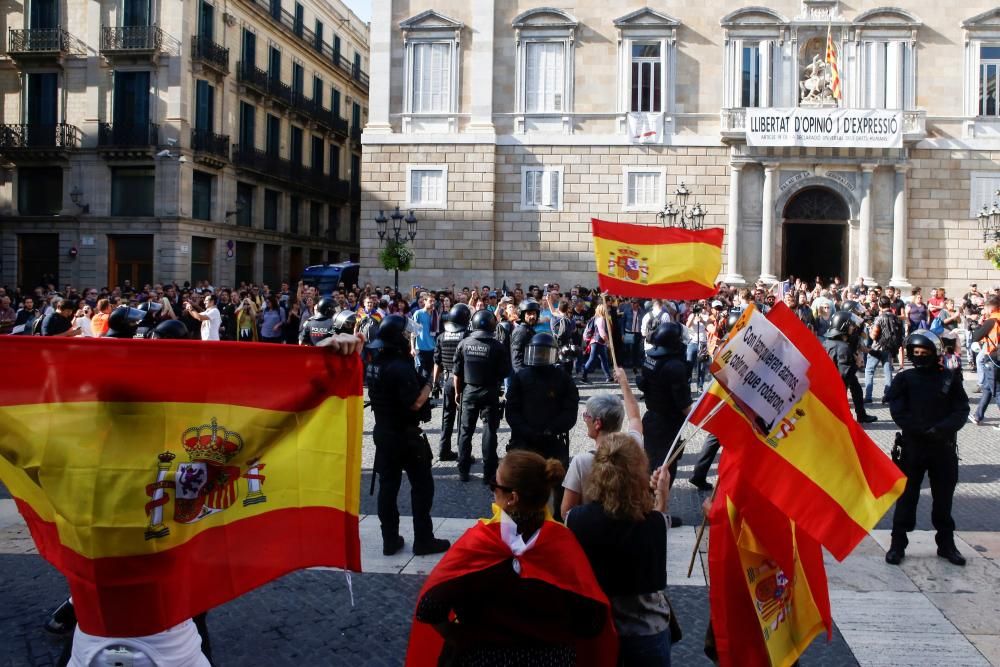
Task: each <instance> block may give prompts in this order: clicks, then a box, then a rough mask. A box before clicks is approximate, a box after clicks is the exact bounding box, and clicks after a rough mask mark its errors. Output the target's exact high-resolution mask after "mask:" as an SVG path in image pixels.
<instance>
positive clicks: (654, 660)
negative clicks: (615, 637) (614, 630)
mask: <svg viewBox="0 0 1000 667" xmlns="http://www.w3.org/2000/svg"><path fill="white" fill-rule="evenodd" d="M619 642H620V644H619V652H618V664H619V665H622V666H623V667H632V665H643V666H646V665H648V666H649V667H652V666H653V665H657V666H658V667H670V630H669V628H668V629H667V630H664V631H663V632H660V633H658V634H655V635H627V636H622V637H619Z"/></svg>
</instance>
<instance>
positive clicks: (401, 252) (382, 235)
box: [375, 206, 417, 293]
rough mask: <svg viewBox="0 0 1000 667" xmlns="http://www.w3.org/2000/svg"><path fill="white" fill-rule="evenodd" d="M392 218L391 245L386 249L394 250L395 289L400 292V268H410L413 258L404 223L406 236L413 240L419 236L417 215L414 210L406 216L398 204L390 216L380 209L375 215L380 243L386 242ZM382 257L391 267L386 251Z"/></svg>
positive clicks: (383, 262) (384, 263) (384, 264)
mask: <svg viewBox="0 0 1000 667" xmlns="http://www.w3.org/2000/svg"><path fill="white" fill-rule="evenodd" d="M390 218H391V219H392V234H391V236H390V237H389V244H388V245H389V247H387V248H386V250H390V249H391V250H392V251H393V254H392V258H391V259H392V261H391V265H392V270H393V274H394V276H393V280H394V285H395V290H396V292H397V293H399V269H400V267H401V266H402V267H403V270H404V271H407V270H409V268H410V260H411V259H412V258H413V252H412V251H411V250H410V249H409V248H407V246H406V239H404V234H403V223H404V222H405V223H406V233H405V236H406V237H407V238H408V239H409V240H410V241H412V240H413V239H415V238H416V237H417V216H415V215H414V214H413V211H412V210H411V211H409V212H408V213H407V214H406V215H405V216H404V215H403V213H402V212H401V211H400V210H399V207H398V206H397V207H396V210H394V211H393V212H392V214H391V215H390V216H389V218H387V217H386V216H385V211H383V210H380V211H379V212H378V215H376V216H375V228H376V230H377V231H378V240H379V244H380V245H381V244H384V243H385V240H386V234H387V233H388V230H387V227H388V225H389V219H390ZM382 257H383V259H382V264H383V266H385V267H386V268H389V266H387V265H386V259H387V256H386V254H385V251H383V255H382Z"/></svg>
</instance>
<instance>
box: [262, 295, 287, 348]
mask: <svg viewBox="0 0 1000 667" xmlns="http://www.w3.org/2000/svg"><path fill="white" fill-rule="evenodd" d="M284 322H285V313H284V309H282V307H281V305H280V304H279V303H278V297H277V296H275V295H274V294H271V295H269V296H268V297H266V298H265V299H264V310H262V311H261V313H260V340H261V342H264V343H282V342H284V340H283V337H282V332H281V326H282V324H284Z"/></svg>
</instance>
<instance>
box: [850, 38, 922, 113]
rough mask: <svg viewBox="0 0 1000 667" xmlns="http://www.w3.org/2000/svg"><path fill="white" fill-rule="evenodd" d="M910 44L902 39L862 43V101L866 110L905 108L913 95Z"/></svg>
mask: <svg viewBox="0 0 1000 667" xmlns="http://www.w3.org/2000/svg"><path fill="white" fill-rule="evenodd" d="M910 57H911V56H910V45H909V44H906V43H904V42H902V41H899V40H868V41H864V42H862V43H861V48H860V65H861V71H862V73H863V74H862V76H861V82H862V83H861V86H862V90H861V91H860V93H861V100H860V106H861V107H863V108H866V109H903V108H906V107H907V106H908V100H909V98H910V90H909V86H910V85H911V84H910V82H909V81H908V77H907V72H908V71H909V65H908V60H909V58H910Z"/></svg>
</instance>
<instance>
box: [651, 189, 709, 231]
mask: <svg viewBox="0 0 1000 667" xmlns="http://www.w3.org/2000/svg"><path fill="white" fill-rule="evenodd" d="M690 196H691V191H690V190H688V189H687V186H686V185H684V181H681V183H680V185H678V186H677V190H675V191H674V201H672V202H667V205H666V206H664V207H663V210H662V211H660V212H659V213H657V214H656V221H657V222H658V223H660V224H661V225H663V226H668V225H669V226H670V227H680V228H681V229H696V230H697V229H704V228H705V213H706V209H705V207H704V206H702V205H701V204H698V203H695V204H693V205H691V206H689V205H688V203H687V201H688V197H690Z"/></svg>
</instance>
